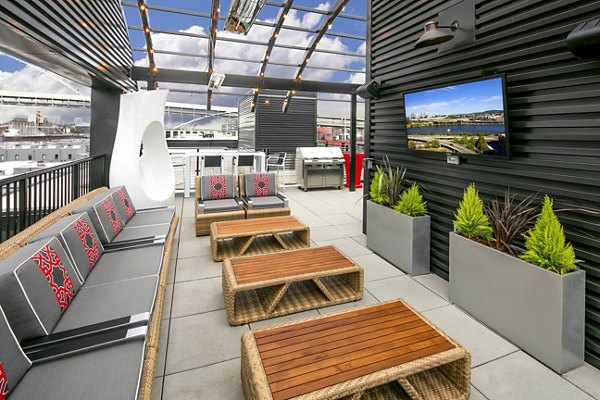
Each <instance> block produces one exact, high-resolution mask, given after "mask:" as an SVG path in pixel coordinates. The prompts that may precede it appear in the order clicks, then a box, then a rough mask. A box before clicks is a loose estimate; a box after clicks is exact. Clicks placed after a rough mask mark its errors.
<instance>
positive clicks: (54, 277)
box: [31, 245, 75, 312]
mask: <svg viewBox="0 0 600 400" xmlns="http://www.w3.org/2000/svg"><path fill="white" fill-rule="evenodd" d="M31 260H33V261H34V262H35V263H36V264H37V266H38V268H39V269H40V271H42V273H43V274H44V277H45V278H46V279H47V280H48V284H49V285H50V287H51V288H52V291H53V292H54V296H55V297H56V301H57V302H58V305H59V306H60V311H61V312H65V310H66V309H67V307H69V303H70V302H71V300H73V297H75V288H74V287H73V282H72V281H71V278H70V277H69V273H68V272H67V268H65V266H64V265H63V263H62V261H61V260H60V257H59V256H58V254H57V253H56V251H54V250H52V248H50V246H49V245H45V246H44V247H43V248H42V249H40V251H38V252H37V253H36V254H35V255H34V256H33V257H31Z"/></svg>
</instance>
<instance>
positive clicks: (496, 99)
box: [481, 96, 502, 103]
mask: <svg viewBox="0 0 600 400" xmlns="http://www.w3.org/2000/svg"><path fill="white" fill-rule="evenodd" d="M498 100H502V96H492V97H488V98H487V99H482V100H481V102H482V103H490V102H492V101H498Z"/></svg>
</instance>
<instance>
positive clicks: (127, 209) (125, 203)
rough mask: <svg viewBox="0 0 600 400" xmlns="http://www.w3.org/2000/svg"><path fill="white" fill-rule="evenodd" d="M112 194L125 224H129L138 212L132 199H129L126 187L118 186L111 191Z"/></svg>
mask: <svg viewBox="0 0 600 400" xmlns="http://www.w3.org/2000/svg"><path fill="white" fill-rule="evenodd" d="M110 193H111V194H112V199H113V201H114V203H115V206H116V207H117V211H118V212H119V215H120V216H121V219H122V220H123V222H125V223H127V222H129V220H130V219H131V218H132V217H133V216H134V215H135V213H136V212H137V210H136V209H135V206H134V205H133V202H132V201H131V197H129V192H127V189H126V188H125V186H117V187H114V188H111V189H110Z"/></svg>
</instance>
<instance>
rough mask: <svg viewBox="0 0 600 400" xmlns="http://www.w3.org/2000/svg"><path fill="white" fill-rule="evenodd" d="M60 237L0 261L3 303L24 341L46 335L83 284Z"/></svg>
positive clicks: (9, 320) (19, 251)
mask: <svg viewBox="0 0 600 400" xmlns="http://www.w3.org/2000/svg"><path fill="white" fill-rule="evenodd" d="M76 276H77V275H76V273H75V270H74V268H73V266H72V264H71V262H70V261H69V258H68V257H67V254H66V252H65V250H64V249H63V247H62V246H61V245H60V243H59V241H58V239H56V238H52V239H48V240H40V241H38V242H35V243H33V244H30V245H27V246H24V247H22V248H21V249H19V250H17V251H15V252H14V253H13V254H12V255H10V256H9V257H8V258H6V259H5V260H3V261H2V262H0V306H2V307H3V308H4V312H5V313H6V317H7V319H8V322H9V323H10V326H11V327H12V329H13V331H14V332H15V335H16V336H17V338H18V339H19V341H22V340H24V339H30V338H34V337H38V336H43V335H46V334H48V333H50V332H52V330H53V329H54V327H55V326H56V324H57V322H58V321H59V319H60V318H61V315H63V316H64V313H65V312H68V310H69V307H70V305H71V304H73V302H74V301H75V294H76V293H77V292H78V291H79V288H80V286H81V284H80V283H79V281H78V280H77V278H76Z"/></svg>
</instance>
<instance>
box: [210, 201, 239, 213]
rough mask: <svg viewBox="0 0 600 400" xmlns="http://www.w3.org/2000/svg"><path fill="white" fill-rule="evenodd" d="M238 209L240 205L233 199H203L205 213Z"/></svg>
mask: <svg viewBox="0 0 600 400" xmlns="http://www.w3.org/2000/svg"><path fill="white" fill-rule="evenodd" d="M239 209H240V205H239V203H238V202H237V200H234V199H223V200H205V201H204V212H205V213H207V214H208V213H216V212H222V211H237V210H239Z"/></svg>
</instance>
